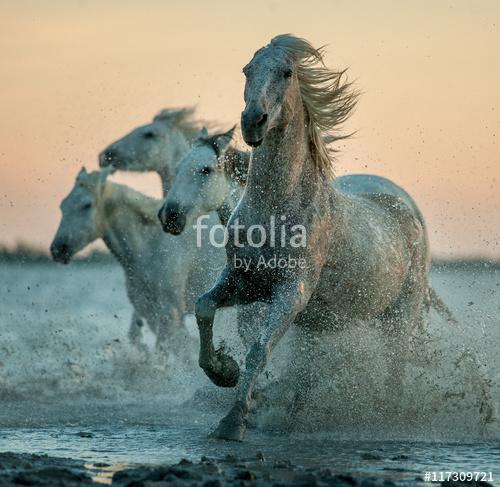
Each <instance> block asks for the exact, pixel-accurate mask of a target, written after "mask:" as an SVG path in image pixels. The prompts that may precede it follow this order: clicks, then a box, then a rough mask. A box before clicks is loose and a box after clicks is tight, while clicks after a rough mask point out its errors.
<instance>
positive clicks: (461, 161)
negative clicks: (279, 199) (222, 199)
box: [0, 0, 500, 258]
mask: <svg viewBox="0 0 500 487" xmlns="http://www.w3.org/2000/svg"><path fill="white" fill-rule="evenodd" d="M285 32H291V33H294V34H296V35H300V36H302V37H306V38H307V39H309V40H310V41H311V42H313V44H315V45H318V46H319V45H321V44H329V48H328V57H327V61H328V64H329V65H330V66H332V67H344V66H349V67H350V76H351V77H352V78H355V79H357V83H358V86H359V88H360V89H361V90H362V91H363V92H364V95H363V97H362V100H361V102H360V104H359V106H358V109H357V112H356V114H355V115H354V117H353V118H352V120H351V121H350V123H349V124H348V126H347V127H346V128H347V130H357V131H358V133H357V136H356V138H355V139H353V140H351V141H349V142H346V143H345V146H344V147H343V153H342V154H341V155H340V160H339V163H338V169H337V173H338V174H344V173H348V172H360V171H363V172H371V173H376V174H381V175H384V176H387V177H389V178H392V179H393V180H394V181H396V182H398V183H399V184H401V185H402V186H403V187H404V188H406V189H407V190H408V191H409V192H410V193H411V194H412V195H413V196H414V197H415V199H416V200H417V203H418V204H419V205H420V207H421V208H422V210H423V213H424V215H425V216H426V218H427V221H428V224H429V229H430V238H431V244H432V249H433V253H434V254H435V255H439V256H458V255H467V254H481V255H487V256H495V257H499V258H500V218H499V215H500V191H499V189H498V187H499V185H500V147H499V143H500V142H499V138H500V2H498V1H497V0H481V1H480V2H473V1H472V0H471V1H465V0H464V1H439V2H437V1H434V0H432V1H420V2H400V1H387V0H385V1H379V2H370V1H366V2H352V1H348V0H345V1H331V0H330V1H327V0H325V1H319V0H307V1H305V0H302V1H300V2H297V1H294V0H287V1H281V0H271V1H260V0H253V1H252V2H236V1H234V0H233V1H225V0H224V1H212V2H206V1H198V0H195V1H190V2H174V1H169V0H143V1H140V2H139V1H127V0H121V1H117V0H111V1H107V2H101V1H97V0H87V1H85V0H80V1H74V0H64V1H63V0H55V1H44V2H42V1H35V0H31V1H26V0H19V1H16V2H15V4H14V2H8V1H6V0H0V83H1V90H0V107H1V110H0V232H1V233H0V242H2V243H8V244H13V243H14V242H15V241H17V240H23V241H29V242H32V243H34V244H36V245H41V246H47V245H48V244H49V242H50V240H51V238H52V236H53V234H54V232H55V230H56V227H57V224H58V221H59V218H60V214H59V210H58V205H59V202H60V200H61V199H62V197H63V196H65V195H66V193H67V192H68V191H69V189H70V188H71V186H72V183H73V181H74V178H75V175H76V173H77V171H78V169H79V167H80V166H81V165H82V164H85V165H86V166H87V167H88V168H96V167H97V153H98V152H99V151H100V150H101V149H102V148H103V147H104V146H105V145H106V144H107V143H109V142H111V141H113V140H114V139H116V138H118V137H119V136H121V135H122V134H124V133H125V132H126V131H128V130H129V129H131V128H133V127H135V126H137V125H139V124H142V123H144V122H146V121H147V120H149V119H151V118H152V116H153V115H154V114H155V113H156V112H158V111H159V110H160V109H161V108H164V107H171V106H183V105H193V104H197V105H198V109H199V114H200V116H201V117H203V118H205V119H210V120H216V121H219V122H220V123H221V124H222V125H224V126H227V127H229V126H230V125H231V124H233V123H235V122H236V121H238V120H239V113H240V111H241V110H242V107H243V83H244V79H243V75H242V74H241V68H242V67H243V65H244V64H245V63H246V62H247V61H248V60H249V59H250V58H251V56H252V54H253V52H254V51H255V50H256V49H257V48H259V47H261V46H263V45H264V44H266V43H267V42H268V41H269V40H270V38H271V37H273V36H274V35H276V34H279V33H285ZM118 179H119V180H120V181H125V182H126V183H128V184H131V185H133V186H135V187H136V188H139V189H142V190H144V191H147V192H148V193H150V194H155V195H159V194H160V193H159V183H158V181H157V180H156V179H155V178H153V177H147V176H143V177H138V176H136V175H128V176H120V177H119V178H118Z"/></svg>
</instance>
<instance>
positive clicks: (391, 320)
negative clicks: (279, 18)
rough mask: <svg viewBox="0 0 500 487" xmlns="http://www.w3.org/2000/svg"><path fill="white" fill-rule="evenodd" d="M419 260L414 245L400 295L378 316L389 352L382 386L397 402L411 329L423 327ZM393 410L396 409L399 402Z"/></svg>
mask: <svg viewBox="0 0 500 487" xmlns="http://www.w3.org/2000/svg"><path fill="white" fill-rule="evenodd" d="M422 262H424V258H423V257H422V255H421V252H420V251H418V248H417V250H416V251H415V253H414V255H413V258H412V264H411V266H410V269H409V273H408V277H407V278H406V282H405V283H404V285H403V288H402V290H401V294H400V296H399V297H398V299H397V300H396V302H395V303H394V304H393V305H392V306H391V307H390V308H389V309H388V310H386V312H385V313H384V315H383V316H382V322H383V324H384V330H385V332H386V344H387V351H388V354H389V360H388V375H387V380H386V382H385V389H386V394H387V396H388V397H390V398H391V399H392V398H395V399H396V400H397V401H399V402H400V401H401V399H402V398H403V393H404V375H405V370H406V366H407V363H408V359H409V351H410V334H411V331H412V330H423V329H425V319H424V308H425V306H424V304H425V299H426V294H427V287H428V286H427V273H426V267H425V265H423V264H422ZM396 409H397V411H399V409H400V404H398V406H397V408H396Z"/></svg>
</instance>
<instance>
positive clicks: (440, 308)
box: [426, 286, 458, 325]
mask: <svg viewBox="0 0 500 487" xmlns="http://www.w3.org/2000/svg"><path fill="white" fill-rule="evenodd" d="M426 304H427V310H429V309H430V308H434V309H435V310H436V311H437V312H438V313H439V314H440V315H441V316H442V317H443V318H444V319H445V320H446V321H448V322H450V323H453V324H454V325H458V320H457V319H456V318H455V316H454V315H453V313H452V312H451V310H450V308H448V306H447V305H446V303H445V302H444V301H443V300H442V299H441V298H440V296H439V294H438V293H437V292H436V291H435V290H434V289H433V288H432V287H430V286H429V288H428V292H427V303H426Z"/></svg>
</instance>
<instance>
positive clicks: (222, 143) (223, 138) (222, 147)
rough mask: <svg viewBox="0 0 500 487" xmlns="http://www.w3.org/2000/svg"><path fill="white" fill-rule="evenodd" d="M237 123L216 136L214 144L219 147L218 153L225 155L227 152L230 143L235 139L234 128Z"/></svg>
mask: <svg viewBox="0 0 500 487" xmlns="http://www.w3.org/2000/svg"><path fill="white" fill-rule="evenodd" d="M235 129H236V125H234V126H233V127H232V128H230V129H229V130H228V131H227V132H225V133H223V134H219V135H216V136H214V144H215V146H216V147H217V153H218V154H219V155H223V154H224V152H226V150H227V148H228V147H229V144H230V143H231V141H232V140H233V135H234V130H235Z"/></svg>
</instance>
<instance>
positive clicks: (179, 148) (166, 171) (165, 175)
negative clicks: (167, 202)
mask: <svg viewBox="0 0 500 487" xmlns="http://www.w3.org/2000/svg"><path fill="white" fill-rule="evenodd" d="M166 144H167V147H166V148H165V151H164V152H165V158H164V164H163V165H162V166H161V167H160V168H158V170H157V171H156V172H157V173H158V175H159V176H160V179H161V186H162V191H163V196H164V197H166V196H167V193H168V191H169V190H170V188H171V187H172V182H173V180H174V175H175V170H176V168H177V164H178V163H179V161H180V160H181V159H182V158H183V157H184V156H185V155H186V154H187V153H188V151H189V148H190V143H189V139H188V134H186V133H184V132H183V131H182V130H180V129H178V128H173V129H172V131H171V133H170V137H168V139H167V141H166Z"/></svg>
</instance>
